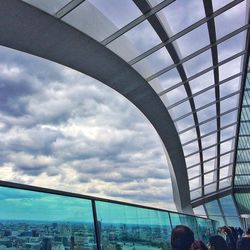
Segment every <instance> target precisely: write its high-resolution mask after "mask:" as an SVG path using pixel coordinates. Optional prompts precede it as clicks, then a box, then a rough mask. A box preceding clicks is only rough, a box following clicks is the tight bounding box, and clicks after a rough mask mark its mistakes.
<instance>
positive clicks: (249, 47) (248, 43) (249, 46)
mask: <svg viewBox="0 0 250 250" xmlns="http://www.w3.org/2000/svg"><path fill="white" fill-rule="evenodd" d="M249 8H250V1H249V0H248V1H247V10H248V12H247V16H246V19H247V23H248V24H249V23H250V10H249ZM245 48H246V50H247V51H248V54H246V55H245V57H244V59H243V61H242V67H243V72H244V75H243V77H242V79H241V89H242V92H241V94H240V101H239V105H240V107H241V108H240V111H239V112H238V117H237V128H236V135H237V138H238V139H237V140H236V142H235V152H234V165H233V175H234V177H233V181H232V188H235V184H234V179H235V173H236V164H237V150H238V143H239V135H240V125H241V113H242V108H243V99H244V93H245V91H244V89H245V84H246V78H247V73H248V63H249V51H250V30H248V32H247V38H246V45H245Z"/></svg>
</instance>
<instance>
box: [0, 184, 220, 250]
mask: <svg viewBox="0 0 250 250" xmlns="http://www.w3.org/2000/svg"><path fill="white" fill-rule="evenodd" d="M0 185H1V186H0V248H1V247H2V248H5V249H8V248H11V249H13V248H15V249H34V250H35V249H37V250H40V249H69V250H73V249H89V250H90V249H97V250H100V249H102V250H112V249H124V250H125V249H126V250H127V249H143V250H157V249H158V250H159V249H164V250H166V249H170V236H171V231H172V228H173V227H175V226H176V225H179V224H184V225H187V226H188V227H190V228H191V229H192V230H193V231H194V234H195V238H196V239H200V240H203V241H204V242H207V241H208V239H209V237H210V236H211V235H213V234H215V233H216V231H215V230H216V222H215V221H213V220H210V219H206V218H202V217H197V216H191V215H185V214H181V213H176V212H170V211H167V210H162V209H156V208H149V207H145V206H139V205H135V204H129V203H125V202H118V201H111V200H107V199H100V198H95V197H89V196H84V195H80V194H73V193H68V192H62V191H56V190H50V189H44V188H40V187H33V186H27V185H21V184H14V183H9V182H0ZM2 248H1V249H2Z"/></svg>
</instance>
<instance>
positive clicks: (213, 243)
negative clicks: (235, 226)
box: [209, 235, 228, 250]
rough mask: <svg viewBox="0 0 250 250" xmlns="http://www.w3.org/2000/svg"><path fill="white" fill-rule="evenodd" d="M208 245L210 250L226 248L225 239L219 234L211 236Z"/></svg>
mask: <svg viewBox="0 0 250 250" xmlns="http://www.w3.org/2000/svg"><path fill="white" fill-rule="evenodd" d="M209 245H210V249H212V250H228V247H227V243H226V241H225V240H224V239H223V238H222V237H221V236H219V235H215V236H211V237H210V239H209Z"/></svg>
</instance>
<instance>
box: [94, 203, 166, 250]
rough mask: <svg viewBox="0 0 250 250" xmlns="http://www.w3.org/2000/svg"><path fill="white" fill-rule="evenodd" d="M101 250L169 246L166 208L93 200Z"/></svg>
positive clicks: (162, 247) (147, 248)
mask: <svg viewBox="0 0 250 250" xmlns="http://www.w3.org/2000/svg"><path fill="white" fill-rule="evenodd" d="M96 208H97V219H98V221H99V226H100V232H101V245H102V249H103V250H109V249H124V250H125V249H126V250H130V249H131V250H132V249H143V250H159V249H170V243H169V238H170V235H171V224H170V221H169V215H168V213H167V212H161V211H157V210H149V209H143V208H138V207H133V206H126V205H119V204H110V203H107V202H99V201H97V202H96Z"/></svg>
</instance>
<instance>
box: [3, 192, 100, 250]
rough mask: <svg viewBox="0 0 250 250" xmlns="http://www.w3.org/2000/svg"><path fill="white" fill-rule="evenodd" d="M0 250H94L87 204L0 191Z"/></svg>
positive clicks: (90, 210)
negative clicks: (9, 249)
mask: <svg viewBox="0 0 250 250" xmlns="http://www.w3.org/2000/svg"><path fill="white" fill-rule="evenodd" d="M0 248H1V249H8V248H11V249H13V248H14V249H37V250H42V249H47V250H48V249H96V242H95V233H94V220H93V213H92V205H91V201H90V200H85V199H80V198H73V197H67V196H61V195H54V194H47V193H40V192H33V191H26V190H20V189H13V188H6V187H1V188H0Z"/></svg>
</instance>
